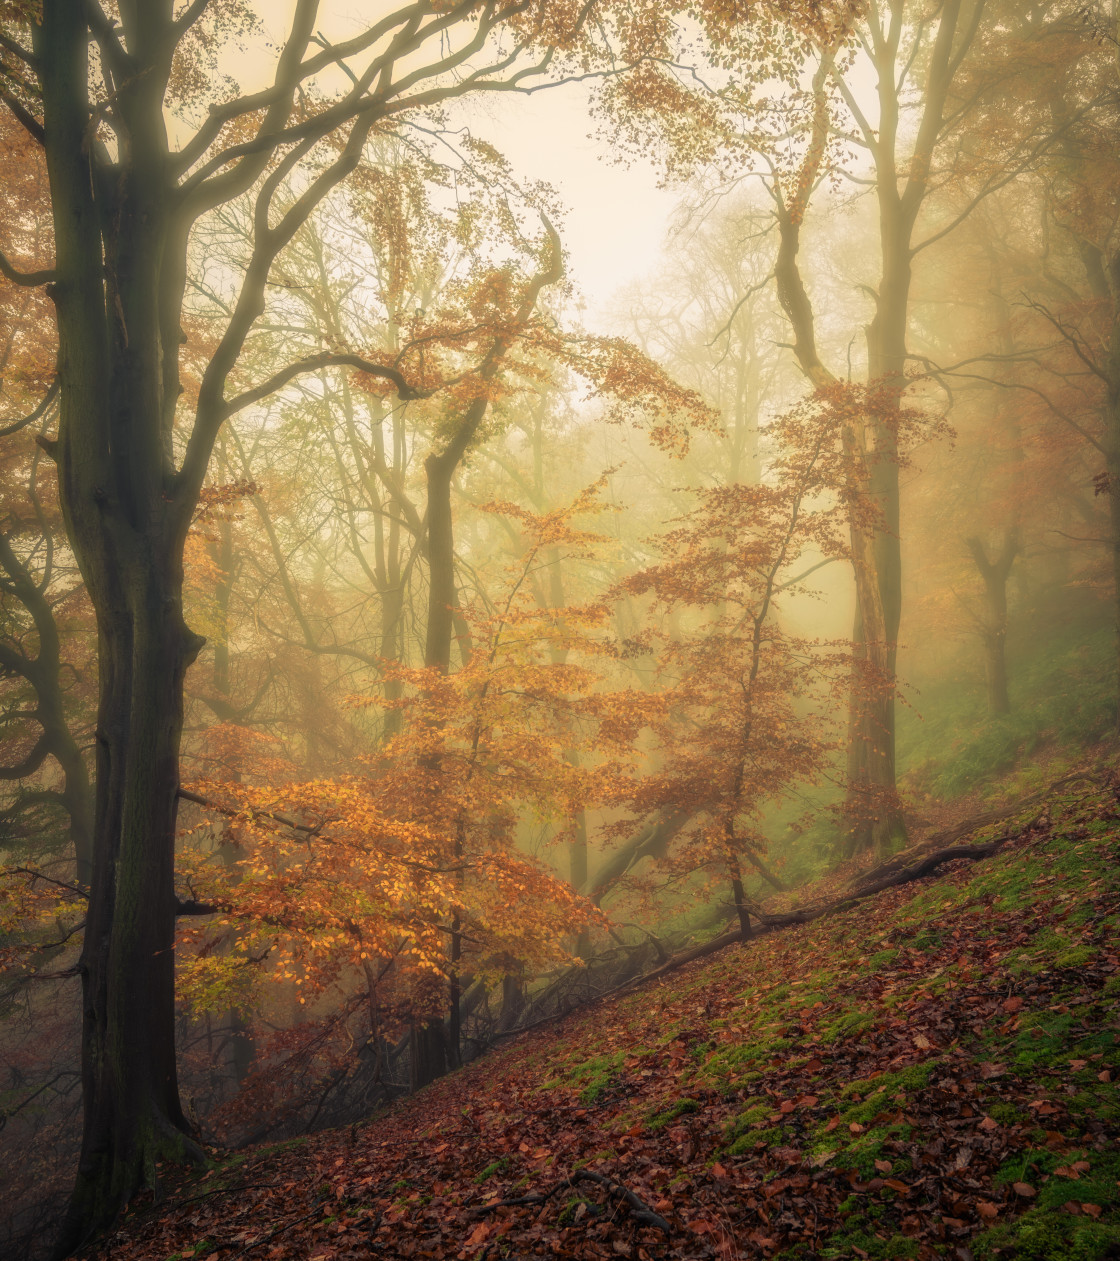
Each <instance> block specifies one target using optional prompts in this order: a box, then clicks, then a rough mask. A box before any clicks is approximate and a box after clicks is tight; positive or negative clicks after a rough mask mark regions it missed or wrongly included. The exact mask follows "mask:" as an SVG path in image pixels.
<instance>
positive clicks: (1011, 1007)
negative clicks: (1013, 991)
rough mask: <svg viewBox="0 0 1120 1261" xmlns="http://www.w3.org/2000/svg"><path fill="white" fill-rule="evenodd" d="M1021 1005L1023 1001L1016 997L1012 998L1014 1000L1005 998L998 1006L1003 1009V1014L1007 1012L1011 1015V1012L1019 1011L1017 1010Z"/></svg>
mask: <svg viewBox="0 0 1120 1261" xmlns="http://www.w3.org/2000/svg"><path fill="white" fill-rule="evenodd" d="M1022 1005H1023V1000H1022V999H1021V998H1018V997H1014V998H1005V999H1004V1000H1003V1002H1002V1003H1000V1006H1001V1007H1002V1008H1003V1010H1004V1011H1005V1012H1007V1013H1008V1014H1010V1013H1011V1012H1013V1011H1018V1010H1019V1008H1020V1007H1022Z"/></svg>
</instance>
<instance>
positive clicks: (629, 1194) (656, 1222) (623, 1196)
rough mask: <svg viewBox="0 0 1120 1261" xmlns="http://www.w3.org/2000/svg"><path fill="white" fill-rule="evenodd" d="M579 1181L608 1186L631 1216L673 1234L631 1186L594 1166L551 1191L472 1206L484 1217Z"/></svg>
mask: <svg viewBox="0 0 1120 1261" xmlns="http://www.w3.org/2000/svg"><path fill="white" fill-rule="evenodd" d="M579 1182H594V1183H595V1185H596V1186H600V1187H604V1188H605V1189H606V1192H607V1195H608V1196H611V1195H614V1196H617V1197H618V1198H619V1199H620V1200H622V1201H623V1202H624V1203H625V1204H626V1206H627V1208H629V1210H630V1216H631V1217H632V1218H633V1219H634V1221H636V1222H637V1223H638V1225H639V1226H652V1227H654V1228H655V1229H657V1230H660V1231H662V1232H663V1233H664V1234H666V1235H670V1234H672V1232H673V1228H672V1227H671V1226H670V1225H669V1223H668V1222H667V1221H666V1220H665V1218H663V1217H662V1216H660V1214H658V1213H655V1212H654V1211H653V1209H651V1208H650V1207H649V1205H648V1204H646V1203H645V1201H644V1200H641V1199H639V1198H638V1196H636V1195H635V1194H634V1192H633V1191H631V1190H630V1189H629V1188H628V1187H624V1186H623V1185H622V1183H621V1182H615V1180H614V1179H613V1178H608V1177H607V1176H606V1174H602V1173H594V1172H593V1171H592V1170H590V1169H577V1170H576V1171H575V1173H572V1174H569V1175H568V1177H566V1178H564V1179H563V1180H562V1181H561V1182H558V1183H556V1185H555V1186H554V1187H552V1188H550V1189H549V1190H548V1191H540V1192H537V1193H536V1194H535V1195H519V1196H516V1197H514V1198H513V1199H508V1200H494V1201H492V1202H491V1203H490V1204H482V1205H479V1206H478V1207H477V1208H473V1209H471V1212H472V1213H474V1214H475V1215H476V1216H478V1217H482V1216H484V1215H485V1214H486V1213H492V1212H494V1210H495V1209H499V1208H523V1207H525V1206H526V1205H536V1204H547V1203H548V1201H549V1200H551V1199H552V1197H553V1196H554V1195H555V1194H556V1193H557V1191H562V1190H563V1189H564V1188H565V1187H574V1186H575V1185H576V1184H577V1183H579Z"/></svg>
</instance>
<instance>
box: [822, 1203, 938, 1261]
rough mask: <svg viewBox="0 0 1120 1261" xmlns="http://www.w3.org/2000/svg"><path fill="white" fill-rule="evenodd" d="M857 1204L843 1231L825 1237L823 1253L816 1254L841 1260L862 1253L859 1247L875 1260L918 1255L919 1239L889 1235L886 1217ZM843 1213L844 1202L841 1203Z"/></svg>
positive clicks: (845, 1220) (880, 1260) (851, 1211)
mask: <svg viewBox="0 0 1120 1261" xmlns="http://www.w3.org/2000/svg"><path fill="white" fill-rule="evenodd" d="M857 1204H858V1202H857V1203H853V1206H852V1209H851V1210H849V1212H848V1215H847V1216H846V1217H845V1219H844V1227H843V1229H842V1230H838V1231H835V1232H834V1233H833V1234H831V1235H829V1237H828V1239H827V1240H825V1242H824V1245H823V1246H822V1248H821V1250H820V1252H819V1253H818V1254H816V1255H818V1256H820V1257H822V1258H828V1259H829V1261H833V1258H835V1259H836V1261H839V1259H840V1258H844V1261H847V1259H848V1258H850V1257H853V1256H857V1255H859V1254H858V1253H856V1251H855V1249H857V1248H858V1249H859V1250H860V1253H862V1254H863V1255H864V1256H868V1257H874V1258H875V1261H895V1259H896V1258H897V1259H898V1261H903V1259H904V1258H905V1259H907V1261H908V1259H909V1258H911V1257H917V1256H918V1242H917V1240H915V1239H909V1238H907V1236H906V1235H901V1234H891V1235H889V1236H888V1235H887V1232H886V1230H885V1229H883V1227H884V1223H883V1222H882V1220H881V1219H880V1218H879V1217H878V1216H875V1215H873V1214H871V1213H869V1212H864V1213H860V1212H858V1211H856V1208H857ZM841 1211H842V1212H843V1211H844V1209H843V1205H841Z"/></svg>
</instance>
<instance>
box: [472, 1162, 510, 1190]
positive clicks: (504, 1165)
mask: <svg viewBox="0 0 1120 1261" xmlns="http://www.w3.org/2000/svg"><path fill="white" fill-rule="evenodd" d="M508 1168H509V1157H508V1156H499V1157H498V1159H497V1160H492V1161H491V1162H490V1163H489V1164H488V1165H487V1166H486V1168H485V1169H480V1170H479V1171H478V1173H476V1174H475V1176H474V1180H475V1182H476V1183H477V1184H478V1185H479V1186H481V1185H482V1183H484V1182H485V1181H486V1180H487V1178H492V1177H493V1176H494V1175H495V1174H496V1173H504V1172H505V1171H506V1170H507V1169H508Z"/></svg>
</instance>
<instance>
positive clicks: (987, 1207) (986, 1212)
mask: <svg viewBox="0 0 1120 1261" xmlns="http://www.w3.org/2000/svg"><path fill="white" fill-rule="evenodd" d="M976 1211H977V1212H978V1213H979V1214H980V1216H981V1217H983V1218H985V1219H986V1220H987V1221H991V1220H992V1219H993V1218H995V1217H998V1216H999V1205H998V1204H993V1203H992V1202H991V1200H977V1201H976Z"/></svg>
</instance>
